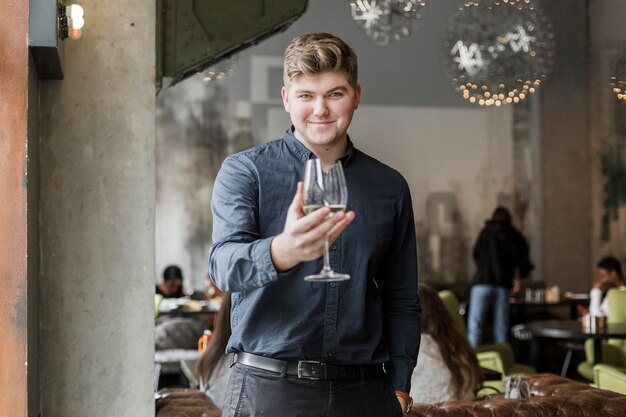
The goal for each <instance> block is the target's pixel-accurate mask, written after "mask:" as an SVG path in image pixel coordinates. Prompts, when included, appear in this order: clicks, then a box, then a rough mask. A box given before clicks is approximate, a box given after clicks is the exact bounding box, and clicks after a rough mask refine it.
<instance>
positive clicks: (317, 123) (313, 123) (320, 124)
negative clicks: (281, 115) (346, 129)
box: [307, 120, 335, 126]
mask: <svg viewBox="0 0 626 417" xmlns="http://www.w3.org/2000/svg"><path fill="white" fill-rule="evenodd" d="M307 123H308V124H310V125H316V126H324V125H330V124H333V123H335V121H334V120H328V121H323V122H316V121H311V120H307Z"/></svg>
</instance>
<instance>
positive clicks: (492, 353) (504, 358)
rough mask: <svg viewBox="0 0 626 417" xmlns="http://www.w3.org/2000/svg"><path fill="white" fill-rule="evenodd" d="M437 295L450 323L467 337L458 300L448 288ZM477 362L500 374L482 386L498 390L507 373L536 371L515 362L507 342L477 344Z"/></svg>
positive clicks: (501, 388) (500, 389)
mask: <svg viewBox="0 0 626 417" xmlns="http://www.w3.org/2000/svg"><path fill="white" fill-rule="evenodd" d="M439 297H440V298H441V300H442V301H443V303H444V305H445V306H446V309H447V310H448V312H449V313H450V316H452V324H453V325H454V327H455V328H456V329H457V330H458V331H459V332H460V333H461V334H462V335H465V336H466V337H467V328H466V327H465V322H464V321H463V317H461V314H460V313H459V300H458V299H457V298H456V296H455V295H454V293H453V292H452V291H450V290H443V291H440V292H439ZM474 350H475V352H476V357H477V359H478V363H479V365H480V366H481V367H483V368H486V369H491V370H493V371H496V372H499V373H501V374H502V380H500V381H485V382H484V383H483V385H484V386H488V387H492V388H495V389H497V390H498V391H501V392H502V391H503V388H504V380H505V378H506V377H507V376H509V375H518V374H523V375H527V374H534V373H536V372H537V371H536V370H535V368H533V367H532V366H530V365H524V364H521V363H516V362H515V356H514V354H513V348H512V347H511V345H510V344H508V343H490V344H486V345H481V346H478V347H477V348H476V349H474Z"/></svg>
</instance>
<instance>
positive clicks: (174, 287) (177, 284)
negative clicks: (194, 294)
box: [155, 265, 185, 298]
mask: <svg viewBox="0 0 626 417" xmlns="http://www.w3.org/2000/svg"><path fill="white" fill-rule="evenodd" d="M155 292H156V293H157V294H160V295H162V296H163V297H164V298H180V297H184V296H185V293H184V292H183V271H181V270H180V268H179V267H177V266H176V265H170V266H168V267H167V268H165V269H164V270H163V282H161V283H160V284H158V285H157V286H156V289H155Z"/></svg>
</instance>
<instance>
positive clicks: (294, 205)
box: [287, 181, 304, 219]
mask: <svg viewBox="0 0 626 417" xmlns="http://www.w3.org/2000/svg"><path fill="white" fill-rule="evenodd" d="M303 194H304V184H303V183H302V181H298V184H297V185H296V195H294V196H293V200H291V204H290V205H289V209H288V211H287V217H290V216H291V217H294V218H296V219H298V218H300V217H302V216H304V213H303V212H302V196H303Z"/></svg>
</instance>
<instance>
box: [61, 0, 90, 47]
mask: <svg viewBox="0 0 626 417" xmlns="http://www.w3.org/2000/svg"><path fill="white" fill-rule="evenodd" d="M84 15H85V11H84V10H83V8H82V7H81V6H80V5H78V4H70V5H68V6H63V5H59V38H61V39H67V38H70V39H80V37H81V36H82V29H83V26H85V18H84Z"/></svg>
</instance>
